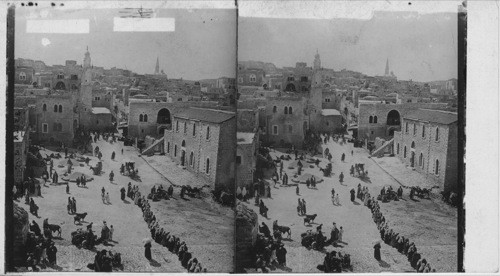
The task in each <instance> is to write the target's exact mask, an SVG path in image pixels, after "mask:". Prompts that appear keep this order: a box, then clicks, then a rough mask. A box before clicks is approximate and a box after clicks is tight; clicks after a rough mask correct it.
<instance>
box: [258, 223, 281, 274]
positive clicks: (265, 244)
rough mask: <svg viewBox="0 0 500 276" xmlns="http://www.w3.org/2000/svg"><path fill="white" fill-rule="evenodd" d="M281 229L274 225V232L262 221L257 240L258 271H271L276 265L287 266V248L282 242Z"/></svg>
mask: <svg viewBox="0 0 500 276" xmlns="http://www.w3.org/2000/svg"><path fill="white" fill-rule="evenodd" d="M281 239H282V237H281V232H280V230H278V229H276V228H274V227H273V234H272V235H271V231H270V230H269V227H268V226H267V225H266V224H265V223H264V222H262V226H259V233H258V234H257V240H256V241H255V246H254V251H255V254H256V255H255V259H256V261H255V267H256V269H257V272H269V271H270V270H272V269H274V268H275V267H276V266H278V267H281V268H284V267H286V254H287V251H286V248H285V245H284V244H283V243H282V242H281Z"/></svg>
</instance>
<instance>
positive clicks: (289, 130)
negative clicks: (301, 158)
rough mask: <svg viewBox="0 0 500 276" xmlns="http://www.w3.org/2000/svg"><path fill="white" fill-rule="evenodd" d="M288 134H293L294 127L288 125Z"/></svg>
mask: <svg viewBox="0 0 500 276" xmlns="http://www.w3.org/2000/svg"><path fill="white" fill-rule="evenodd" d="M288 132H289V133H292V132H293V126H292V125H288Z"/></svg>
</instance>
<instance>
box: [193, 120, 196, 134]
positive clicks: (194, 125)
mask: <svg viewBox="0 0 500 276" xmlns="http://www.w3.org/2000/svg"><path fill="white" fill-rule="evenodd" d="M193 136H196V123H194V122H193Z"/></svg>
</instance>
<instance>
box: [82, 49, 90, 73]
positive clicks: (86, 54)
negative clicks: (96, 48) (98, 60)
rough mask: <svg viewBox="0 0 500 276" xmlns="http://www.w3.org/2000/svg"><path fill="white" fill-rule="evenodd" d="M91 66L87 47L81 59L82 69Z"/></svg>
mask: <svg viewBox="0 0 500 276" xmlns="http://www.w3.org/2000/svg"><path fill="white" fill-rule="evenodd" d="M91 66H92V65H91V60H90V53H89V46H87V52H85V57H84V58H83V68H90V67H91Z"/></svg>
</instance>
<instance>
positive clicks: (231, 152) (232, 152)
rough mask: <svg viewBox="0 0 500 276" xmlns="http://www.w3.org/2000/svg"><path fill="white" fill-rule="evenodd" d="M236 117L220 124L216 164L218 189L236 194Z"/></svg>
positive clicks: (216, 185)
mask: <svg viewBox="0 0 500 276" xmlns="http://www.w3.org/2000/svg"><path fill="white" fill-rule="evenodd" d="M235 145H236V117H233V118H232V119H230V120H227V121H225V122H223V123H222V124H221V125H220V131H219V138H218V153H217V164H216V167H215V168H216V182H215V188H216V189H224V190H227V191H228V192H229V193H231V194H234V193H235V189H236V175H235V171H236V147H235Z"/></svg>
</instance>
